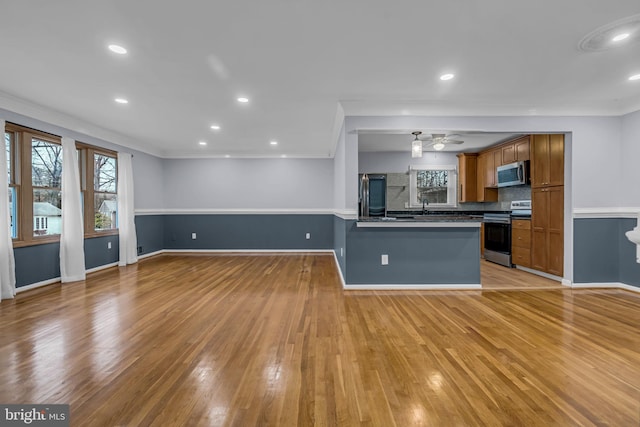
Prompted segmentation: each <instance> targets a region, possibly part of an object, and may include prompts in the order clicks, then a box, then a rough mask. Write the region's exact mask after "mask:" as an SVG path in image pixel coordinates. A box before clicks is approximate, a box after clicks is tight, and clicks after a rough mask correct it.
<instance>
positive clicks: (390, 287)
mask: <svg viewBox="0 0 640 427" xmlns="http://www.w3.org/2000/svg"><path fill="white" fill-rule="evenodd" d="M343 287H344V290H345V291H400V290H427V291H442V290H478V289H482V286H481V285H480V284H466V283H459V284H458V283H453V284H407V283H399V284H395V285H394V284H385V285H379V284H365V285H344V286H343Z"/></svg>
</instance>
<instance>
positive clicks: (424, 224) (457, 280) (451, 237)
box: [346, 215, 481, 289]
mask: <svg viewBox="0 0 640 427" xmlns="http://www.w3.org/2000/svg"><path fill="white" fill-rule="evenodd" d="M480 226H481V219H480V218H478V217H475V216H470V215H460V216H453V215H447V216H442V215H424V216H422V215H420V216H415V217H412V218H406V217H405V218H395V217H394V218H384V217H382V218H361V219H360V220H358V221H353V222H352V223H351V224H350V225H348V227H350V228H351V229H350V230H349V233H348V238H347V242H346V247H347V252H348V257H349V260H350V262H349V268H348V270H347V272H346V273H347V278H348V279H347V283H348V285H347V286H346V289H358V288H359V287H366V288H367V289H371V288H378V289H429V288H433V289H445V288H447V289H479V288H480ZM385 263H386V264H385Z"/></svg>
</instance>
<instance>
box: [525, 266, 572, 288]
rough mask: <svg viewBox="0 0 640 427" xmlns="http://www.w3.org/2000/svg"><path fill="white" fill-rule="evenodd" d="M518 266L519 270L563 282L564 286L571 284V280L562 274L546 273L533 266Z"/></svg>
mask: <svg viewBox="0 0 640 427" xmlns="http://www.w3.org/2000/svg"><path fill="white" fill-rule="evenodd" d="M516 268H517V269H518V270H522V271H526V272H527V273H531V274H535V275H536V276H540V277H544V278H546V279H550V280H555V281H556V282H560V283H562V284H563V285H564V286H569V285H570V284H571V282H569V281H568V280H567V279H563V278H562V277H560V276H554V275H553V274H549V273H545V272H543V271H540V270H534V269H532V268H527V267H522V266H520V265H516Z"/></svg>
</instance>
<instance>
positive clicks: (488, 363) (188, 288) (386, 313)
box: [0, 254, 640, 427]
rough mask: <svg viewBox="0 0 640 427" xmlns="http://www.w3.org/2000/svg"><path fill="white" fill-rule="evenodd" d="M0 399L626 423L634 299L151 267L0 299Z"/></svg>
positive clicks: (175, 262)
mask: <svg viewBox="0 0 640 427" xmlns="http://www.w3.org/2000/svg"><path fill="white" fill-rule="evenodd" d="M0 330H1V334H0V363H2V369H1V370H0V402H3V403H69V404H70V405H71V424H72V425H74V426H149V425H157V426H187V425H194V426H196V425H198V426H199V425H202V426H218V425H234V426H254V425H271V426H296V425H299V426H312V425H317V426H351V425H366V426H414V425H415V426H419V425H424V426H447V427H448V426H574V425H584V426H603V425H609V426H637V425H640V294H635V293H631V292H626V291H620V290H571V289H544V290H518V291H501V290H491V291H446V292H445V291H440V292H437V291H432V292H429V291H398V292H391V291H386V292H383V291H380V292H374V291H366V292H365V291H346V292H345V291H343V290H342V289H341V286H340V282H339V278H338V276H337V273H336V270H335V266H334V259H333V256H327V255H319V254H296V255H275V254H269V255H257V256H253V255H240V256H239V255H227V256H223V255H220V256H168V255H166V256H159V257H155V258H151V259H147V260H145V261H143V262H141V263H139V264H138V265H134V266H129V267H126V268H114V269H110V270H105V271H103V272H100V273H96V274H93V275H91V276H90V278H89V279H88V280H86V281H85V282H78V283H73V284H66V285H51V286H48V287H46V288H42V289H40V290H37V291H31V292H25V293H21V294H18V296H17V298H16V299H15V300H5V301H2V302H1V303H0Z"/></svg>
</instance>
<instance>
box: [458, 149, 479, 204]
mask: <svg viewBox="0 0 640 427" xmlns="http://www.w3.org/2000/svg"><path fill="white" fill-rule="evenodd" d="M477 157H478V155H477V154H466V153H460V154H458V180H459V181H460V182H459V183H458V185H459V187H460V188H459V193H458V201H460V202H461V203H465V202H475V201H476V186H477V184H476V175H477V173H476V163H477V162H476V160H477Z"/></svg>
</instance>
